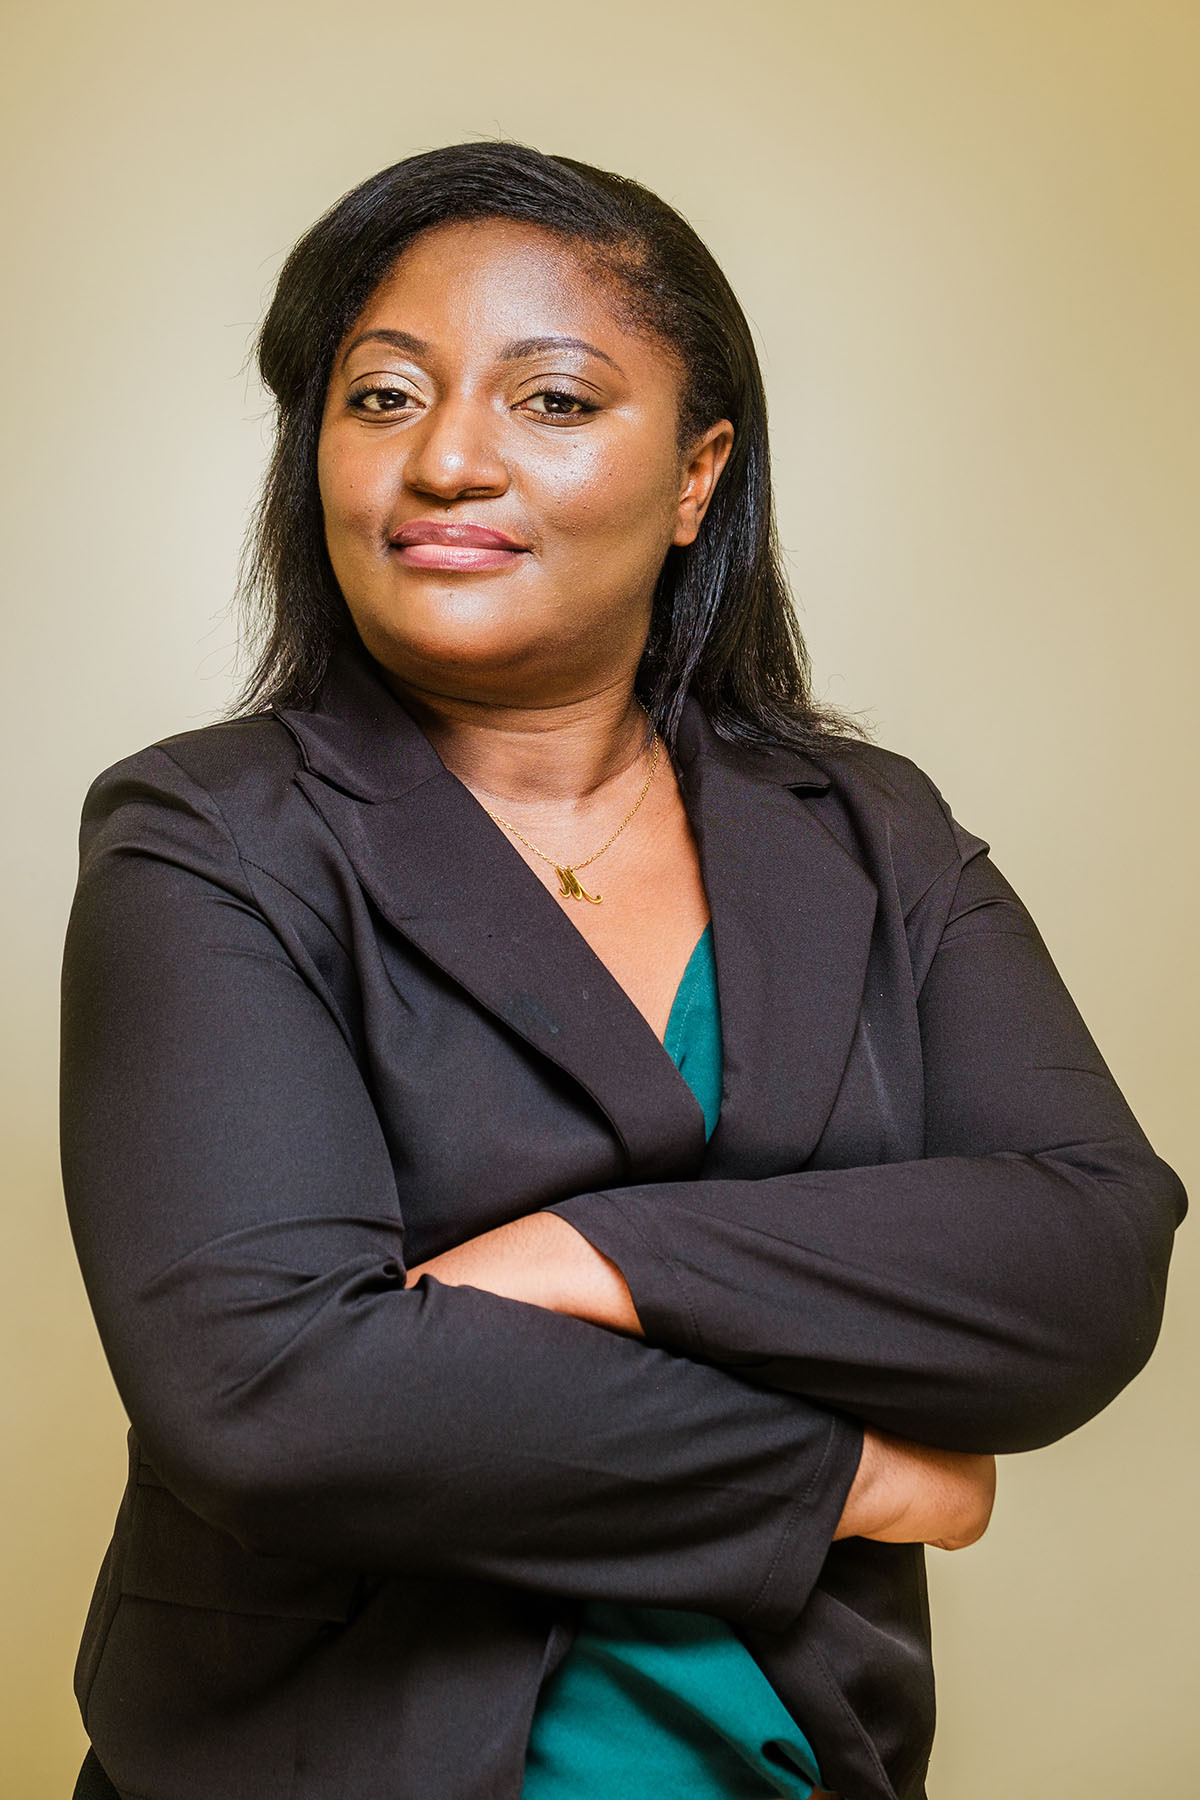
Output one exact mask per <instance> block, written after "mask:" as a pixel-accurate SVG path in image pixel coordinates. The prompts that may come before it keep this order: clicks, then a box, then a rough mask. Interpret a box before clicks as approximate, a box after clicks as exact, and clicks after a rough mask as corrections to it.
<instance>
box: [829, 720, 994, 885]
mask: <svg viewBox="0 0 1200 1800" xmlns="http://www.w3.org/2000/svg"><path fill="white" fill-rule="evenodd" d="M808 755H809V760H810V761H811V762H812V763H813V764H814V765H815V766H816V767H817V768H818V769H819V770H820V771H821V773H822V775H823V776H825V777H827V779H828V783H829V785H828V787H827V788H824V789H822V790H818V791H815V792H813V793H812V794H811V795H808V796H806V798H807V799H808V800H809V803H810V804H811V805H812V807H813V809H814V811H815V812H816V813H817V815H818V817H820V818H821V819H822V820H823V822H824V823H825V824H826V825H827V826H828V827H829V829H830V830H832V831H833V832H834V834H835V835H836V836H837V837H838V838H839V839H840V840H841V841H842V842H843V843H844V844H845V845H846V848H847V849H849V850H851V853H852V854H857V855H858V856H859V857H860V858H861V859H862V860H864V861H865V862H866V863H867V864H868V865H870V866H872V867H873V869H874V870H875V871H878V870H879V869H880V867H881V866H883V865H886V868H887V870H888V873H889V875H890V876H891V878H892V880H893V881H894V882H895V884H896V886H897V888H898V889H899V891H900V893H901V895H902V897H903V898H904V900H905V902H906V904H909V905H911V904H912V903H913V902H914V901H915V900H916V899H917V898H919V897H920V895H921V894H922V893H923V892H924V891H925V890H926V889H927V888H928V887H929V886H930V885H931V884H932V883H933V882H936V881H937V880H938V879H939V877H941V876H943V875H949V874H952V873H957V872H958V871H960V870H961V869H962V868H963V867H964V865H965V864H966V863H967V862H969V861H971V860H973V859H974V858H975V857H977V856H980V855H983V854H986V852H987V848H988V846H987V844H986V842H985V841H984V840H983V839H982V838H978V837H975V836H973V835H972V834H971V833H970V832H968V831H966V830H964V829H963V827H962V826H961V825H960V824H959V823H958V821H957V820H956V819H955V818H954V816H953V814H952V813H951V811H950V808H949V806H948V805H947V803H946V801H945V800H944V798H943V797H942V794H941V792H940V790H939V788H938V787H937V786H936V785H935V784H934V782H933V781H932V780H931V778H930V776H929V775H928V774H926V772H925V770H924V769H922V768H920V767H919V766H918V764H916V763H915V762H913V761H912V760H911V759H910V758H909V757H907V756H902V755H900V754H899V753H898V752H897V751H895V750H885V749H882V748H881V747H880V746H879V745H877V744H867V743H863V742H860V741H857V740H854V739H847V738H831V739H830V740H829V742H828V743H827V744H822V745H818V746H817V747H815V748H814V749H812V750H810V751H809V753H808Z"/></svg>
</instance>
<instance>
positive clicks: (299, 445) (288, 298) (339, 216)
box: [238, 141, 856, 746]
mask: <svg viewBox="0 0 1200 1800" xmlns="http://www.w3.org/2000/svg"><path fill="white" fill-rule="evenodd" d="M482 218H501V219H512V220H518V221H522V222H526V223H528V224H531V225H535V226H538V227H539V228H541V229H542V230H545V231H550V232H553V233H555V234H557V235H558V236H560V237H561V238H563V239H564V240H566V241H568V242H570V243H572V244H574V245H576V246H578V247H579V249H580V250H581V251H582V252H583V253H584V254H586V255H587V256H588V257H589V258H590V259H591V260H593V262H594V263H596V265H597V266H598V267H599V268H600V269H601V270H603V271H604V272H605V273H606V274H607V275H608V276H609V277H611V278H615V281H616V284H617V285H616V291H617V293H618V295H619V296H620V298H621V300H622V302H623V303H624V304H625V305H626V306H627V307H628V308H629V309H630V311H631V314H632V318H633V321H634V323H635V325H636V326H637V327H639V328H640V329H643V330H646V331H648V332H650V333H651V334H653V335H654V336H655V337H657V338H658V339H659V340H660V341H661V342H662V343H663V345H664V346H665V347H666V348H667V349H668V350H669V351H670V352H671V353H672V354H673V355H674V356H675V358H676V359H677V361H678V363H679V364H680V366H681V369H682V388H681V401H680V416H679V421H678V425H679V440H680V444H681V446H683V445H685V444H687V443H688V442H692V441H694V440H695V438H697V437H698V436H700V435H701V434H702V433H703V431H704V430H705V429H706V428H707V427H708V426H709V425H711V424H713V423H715V422H716V421H717V420H718V419H722V418H725V419H729V420H730V421H731V423H732V424H733V427H734V432H735V437H734V444H733V449H732V452H731V454H730V458H729V461H728V463H727V465H726V467H725V470H724V473H723V474H722V477H721V479H720V480H719V481H718V483H717V486H716V489H715V490H714V493H713V496H712V499H711V501H710V503H709V507H708V511H707V513H706V515H705V518H704V520H703V523H702V525H701V528H700V531H699V534H698V536H697V538H696V540H695V542H694V543H692V544H690V545H688V546H686V547H679V546H672V547H671V548H670V549H669V550H668V552H667V556H666V560H665V562H664V565H663V569H662V572H661V574H660V576H659V580H658V584H657V587H656V590H655V595H654V603H653V609H652V615H651V624H650V633H649V638H648V641H647V644H646V649H645V654H644V656H643V659H642V663H641V667H640V669H639V671H638V678H637V687H638V693H639V695H640V696H641V698H642V700H643V701H644V703H645V705H646V707H647V709H648V711H649V712H650V714H651V716H652V717H653V718H654V719H655V722H656V723H657V725H658V727H659V729H660V731H661V732H662V733H663V735H664V737H665V738H666V739H667V741H668V743H673V742H674V735H675V729H676V727H677V725H678V721H679V714H680V711H681V710H682V707H683V702H684V699H685V697H686V695H687V694H688V692H689V691H690V692H691V693H693V694H694V695H695V696H696V697H697V699H698V700H699V701H700V703H701V705H702V706H703V708H704V710H705V712H706V714H707V716H708V718H709V719H710V720H711V722H712V724H713V726H714V728H715V729H716V730H717V732H719V733H720V735H721V736H722V737H724V738H726V739H728V740H730V741H733V742H739V741H740V742H743V743H759V744H763V743H790V744H795V745H800V746H803V745H804V744H806V743H811V742H812V741H813V740H814V739H815V738H816V737H818V736H821V735H823V734H828V733H829V732H831V731H838V732H842V733H844V732H847V731H850V732H854V731H855V729H856V728H855V727H854V726H853V725H848V724H847V722H846V720H845V719H843V718H840V717H838V716H836V715H834V714H832V713H831V712H830V711H829V710H828V709H827V708H823V707H821V706H818V705H817V704H816V703H815V702H814V700H813V698H812V693H811V686H810V676H809V663H808V655H807V652H806V649H805V645H804V640H803V637H802V636H801V633H800V629H799V626H798V624H797V621H796V616H795V612H794V610H793V608H792V604H791V600H790V596H789V593H788V589H787V583H786V581H785V579H784V575H783V571H782V568H781V565H780V557H779V548H778V542H777V539H776V534H775V522H774V509H773V502H772V494H771V472H770V457H769V450H768V444H767V406H766V396H765V394H764V391H763V383H762V375H761V373H760V371H759V366H758V358H757V356H756V355H755V351H754V344H753V340H752V338H751V334H750V328H749V325H748V324H747V322H746V317H745V314H744V313H743V312H742V309H741V307H740V306H739V304H738V301H737V299H736V297H735V295H734V293H733V290H732V288H731V287H730V285H729V283H728V281H727V280H726V279H725V276H724V275H723V274H722V273H721V270H720V269H719V268H718V266H717V264H716V262H715V260H714V259H713V257H712V255H711V253H710V252H709V251H708V249H707V248H706V247H705V245H704V244H703V243H702V242H701V241H700V238H699V237H698V236H697V235H696V233H695V231H693V229H692V227H691V226H690V225H689V224H688V223H687V221H686V219H684V218H683V217H681V215H680V214H679V213H677V212H676V211H675V210H674V209H673V208H672V207H670V206H668V205H667V204H666V202H665V201H663V200H660V199H659V198H658V196H657V195H656V194H653V193H651V192H650V191H649V189H647V188H644V187H642V186H640V185H639V183H637V182H636V181H631V180H629V179H627V178H626V177H624V176H621V175H614V174H612V173H610V172H609V171H608V170H606V169H597V168H593V167H592V166H591V165H590V164H588V163H581V162H575V161H573V160H572V159H571V158H570V157H563V156H546V155H543V154H542V152H540V151H538V150H535V149H533V148H531V147H530V146H529V145H526V144H518V143H509V142H500V141H484V142H478V143H467V144H450V145H447V146H445V147H444V148H441V149H436V150H429V151H425V152H423V153H422V154H420V155H417V156H410V157H407V158H406V159H405V160H404V161H403V162H398V163H395V164H393V166H392V167H391V168H388V169H384V170H382V171H381V172H380V173H379V174H378V175H373V176H372V177H371V178H370V180H368V181H364V182H363V183H362V184H361V186H359V187H356V188H354V189H353V190H352V191H351V192H350V193H348V194H346V195H345V196H344V198H343V199H341V200H339V201H338V202H337V204H336V205H335V206H333V207H331V208H330V210H329V211H328V212H327V213H325V214H324V216H323V217H322V218H320V219H318V220H317V222H316V224H315V225H313V226H312V227H311V228H310V229H309V230H308V231H307V232H305V234H304V236H303V237H302V238H301V239H300V240H299V242H298V243H297V244H296V245H295V247H294V248H293V250H292V251H291V253H290V254H289V256H288V258H287V260H286V261H285V263H284V265H283V269H282V271H281V273H280V276H279V280H278V283H277V284H276V288H275V293H274V297H273V299H272V301H271V304H270V307H269V309H268V311H267V315H266V318H265V320H264V322H263V325H262V329H261V331H260V333H259V337H258V345H257V349H258V365H259V369H260V371H261V374H262V378H263V381H264V382H265V383H266V386H267V387H268V388H269V389H270V391H271V393H272V394H273V395H274V397H275V401H276V405H277V432H276V440H275V450H274V455H273V457H272V460H271V463H270V467H269V469H268V471H267V475H266V479H265V482H264V486H263V492H262V497H261V500H260V503H259V507H258V510H257V514H256V516H255V519H254V522H253V526H252V529H251V533H250V536H249V539H248V542H247V548H246V555H245V558H244V562H243V578H242V588H241V591H242V598H243V604H244V607H245V618H246V621H247V625H248V636H249V641H250V643H251V644H252V646H253V649H254V654H255V663H254V666H253V669H252V671H251V673H250V676H249V678H248V680H247V682H246V685H245V688H244V690H243V693H242V696H241V700H240V702H239V708H238V710H240V711H257V710H262V709H266V708H269V707H272V706H274V707H283V706H302V705H305V704H306V703H308V702H309V701H311V699H312V698H313V696H314V695H315V693H316V691H317V689H318V687H319V686H320V683H321V681H322V679H323V677H324V675H325V672H326V669H327V667H328V665H329V660H330V657H331V655H332V653H333V651H334V650H335V648H336V647H337V645H338V644H339V643H340V642H342V641H346V640H353V639H354V637H355V633H354V628H353V625H352V623H351V620H350V615H349V612H348V610H347V607H346V603H345V600H344V599H343V597H342V594H341V591H340V589H339V587H338V584H337V581H336V580H335V578H334V573H333V569H332V566H331V564H330V560H329V555H328V552H327V550H326V546H325V533H324V523H323V518H322V511H321V501H320V495H319V492H318V488H317V439H318V435H319V431H320V424H321V416H322V412H323V408H324V402H325V393H326V389H327V386H328V383H329V378H330V373H331V370H332V364H333V357H334V353H335V351H336V349H337V347H338V345H339V344H340V343H341V342H342V340H343V338H344V336H345V334H346V332H347V330H348V329H349V327H350V326H351V324H352V323H353V322H354V320H355V319H356V318H357V317H358V316H359V314H360V313H361V312H362V309H363V307H364V306H365V305H366V303H367V300H368V298H369V297H370V295H371V293H372V292H373V291H374V289H375V288H376V287H377V286H378V284H379V283H380V282H381V281H382V280H383V279H384V277H385V276H386V275H387V274H388V273H389V271H390V270H391V269H392V267H393V265H394V264H395V262H396V260H397V258H398V257H399V256H400V254H401V253H402V252H403V251H404V250H405V249H406V248H407V246H408V245H409V244H411V243H412V242H413V240H414V239H415V238H416V237H417V236H418V235H419V234H420V233H421V232H424V231H428V230H430V229H431V228H433V227H434V226H437V225H444V224H449V223H451V222H459V221H466V220H475V219H482Z"/></svg>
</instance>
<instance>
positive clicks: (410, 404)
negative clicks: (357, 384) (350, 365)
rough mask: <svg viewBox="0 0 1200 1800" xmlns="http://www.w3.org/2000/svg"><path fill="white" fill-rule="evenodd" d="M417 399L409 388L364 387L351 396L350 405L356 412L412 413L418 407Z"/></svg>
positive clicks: (357, 389) (377, 413)
mask: <svg viewBox="0 0 1200 1800" xmlns="http://www.w3.org/2000/svg"><path fill="white" fill-rule="evenodd" d="M416 404H417V402H416V399H415V397H414V396H413V395H412V394H410V393H409V392H408V390H407V388H398V387H380V386H378V385H376V386H375V387H363V388H356V389H355V390H354V391H353V392H352V393H351V395H350V405H351V406H352V407H353V408H354V410H355V412H365V413H373V414H375V416H376V417H378V416H379V414H380V413H400V412H410V411H412V410H413V408H414V407H415V406H416Z"/></svg>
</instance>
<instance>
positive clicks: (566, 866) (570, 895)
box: [483, 700, 659, 906]
mask: <svg viewBox="0 0 1200 1800" xmlns="http://www.w3.org/2000/svg"><path fill="white" fill-rule="evenodd" d="M638 705H639V706H641V705H642V703H641V701H640V700H639V701H638ZM642 711H643V712H646V709H645V707H644V706H642ZM646 717H647V719H648V718H649V717H650V715H649V713H646ZM651 729H653V727H652V728H651ZM658 749H659V736H658V733H657V731H655V732H654V754H653V756H652V757H651V758H650V773H649V774H648V775H647V777H646V780H645V784H644V786H643V788H642V791H641V793H640V794H639V795H638V797H637V799H636V800H635V801H634V803H633V805H632V806H631V807H630V809H629V811H628V812H627V813H626V814H625V817H624V818H623V819H622V820H621V823H620V824H619V825H618V826H617V829H616V830H615V831H614V832H613V834H612V836H611V837H610V838H608V839H607V840H606V841H605V842H604V843H603V844H601V846H600V848H599V849H598V850H593V851H592V854H591V855H590V856H585V857H584V859H583V861H582V862H577V863H559V862H556V861H555V859H554V857H552V856H547V855H546V852H545V851H544V850H539V849H538V847H537V845H536V844H531V843H530V841H529V839H528V838H527V837H526V836H525V834H524V832H521V831H518V830H517V828H516V826H515V825H514V824H513V823H512V822H511V820H509V819H502V818H501V817H500V815H499V813H494V812H492V810H491V808H490V807H487V806H485V807H484V809H483V810H484V812H485V813H487V816H488V818H489V819H492V820H493V821H494V822H495V823H496V824H497V825H502V826H503V827H504V829H505V831H511V832H512V834H513V836H514V837H515V838H516V839H517V841H518V842H519V843H522V844H524V846H525V848H526V849H527V850H532V851H533V854H534V855H535V856H537V857H540V858H541V860H542V862H544V863H549V864H550V867H551V868H552V869H553V870H554V873H555V874H556V875H557V876H558V891H559V893H560V894H561V895H562V896H563V897H564V899H567V900H586V901H588V902H589V904H590V905H592V906H599V905H600V902H601V901H602V900H603V898H604V896H603V894H589V893H588V891H587V889H586V888H585V887H582V886H581V885H580V882H579V877H578V875H577V874H576V870H577V869H586V868H587V866H588V864H589V863H594V862H595V860H596V858H597V857H598V856H603V855H604V852H605V851H606V850H607V849H609V848H610V847H611V845H613V844H615V843H616V841H617V839H618V838H619V837H620V835H621V833H622V832H623V831H624V829H625V827H626V826H627V825H628V823H629V821H630V820H631V819H632V818H633V815H634V814H635V813H636V812H637V809H638V807H639V806H640V805H641V804H642V801H643V800H644V799H645V798H646V795H647V794H648V793H649V792H650V783H651V782H652V781H653V780H654V771H655V769H657V767H658Z"/></svg>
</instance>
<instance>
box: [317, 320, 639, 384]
mask: <svg viewBox="0 0 1200 1800" xmlns="http://www.w3.org/2000/svg"><path fill="white" fill-rule="evenodd" d="M360 344H389V345H390V346H391V348H392V349H393V350H404V351H406V352H407V353H408V354H409V355H410V356H423V355H424V354H425V352H426V351H427V350H428V349H429V344H428V343H427V342H426V340H425V339H424V338H419V337H414V336H413V334H412V332H411V331H389V330H387V329H386V328H384V327H381V328H380V329H379V330H378V331H364V332H363V333H362V335H361V336H360V337H356V338H355V339H354V341H353V343H350V344H347V346H346V349H345V352H344V354H343V356H342V363H343V365H345V363H346V362H347V361H348V360H349V357H350V355H351V352H352V351H355V350H357V349H358V348H359V346H360ZM543 350H583V351H586V353H587V354H588V355H589V356H598V357H599V358H600V361H601V362H606V363H608V364H609V366H610V367H611V368H614V369H615V370H616V371H617V373H618V374H619V375H623V374H624V373H625V371H624V369H622V367H621V365H620V363H619V362H616V361H614V359H613V358H612V357H611V356H609V355H608V353H607V351H605V350H601V349H600V347H599V346H598V345H597V344H589V343H588V341H587V339H586V338H577V337H527V338H516V339H514V341H513V342H512V343H511V344H505V346H504V348H503V349H502V350H501V352H500V361H501V362H520V360H521V358H522V357H525V356H536V355H537V354H538V353H539V351H543Z"/></svg>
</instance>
